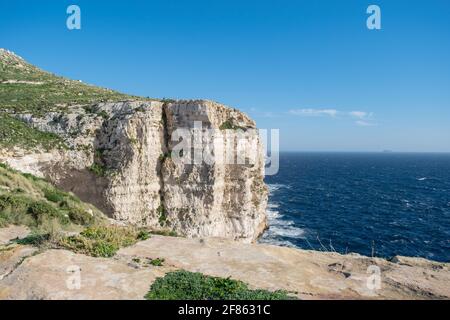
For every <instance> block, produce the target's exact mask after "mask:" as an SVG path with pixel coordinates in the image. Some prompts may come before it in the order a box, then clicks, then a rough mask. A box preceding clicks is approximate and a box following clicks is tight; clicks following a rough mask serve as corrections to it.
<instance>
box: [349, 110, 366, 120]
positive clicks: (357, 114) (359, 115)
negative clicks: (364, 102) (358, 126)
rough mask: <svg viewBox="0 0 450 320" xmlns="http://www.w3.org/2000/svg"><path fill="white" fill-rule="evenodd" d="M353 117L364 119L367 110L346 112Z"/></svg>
mask: <svg viewBox="0 0 450 320" xmlns="http://www.w3.org/2000/svg"><path fill="white" fill-rule="evenodd" d="M348 114H349V115H350V116H351V117H353V118H358V119H365V118H367V116H368V113H367V112H364V111H352V112H349V113H348Z"/></svg>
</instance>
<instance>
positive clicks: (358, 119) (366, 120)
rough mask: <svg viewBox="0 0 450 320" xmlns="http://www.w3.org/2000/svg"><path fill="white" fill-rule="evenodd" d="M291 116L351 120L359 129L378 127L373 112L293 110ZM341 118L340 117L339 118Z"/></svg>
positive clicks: (290, 112)
mask: <svg viewBox="0 0 450 320" xmlns="http://www.w3.org/2000/svg"><path fill="white" fill-rule="evenodd" d="M289 114H292V115H295V116H303V117H306V116H329V117H332V118H350V119H354V120H355V124H356V125H357V126H359V127H371V126H376V125H377V124H376V123H374V119H373V112H366V111H350V112H343V111H339V110H336V109H292V110H289ZM337 116H339V117H337Z"/></svg>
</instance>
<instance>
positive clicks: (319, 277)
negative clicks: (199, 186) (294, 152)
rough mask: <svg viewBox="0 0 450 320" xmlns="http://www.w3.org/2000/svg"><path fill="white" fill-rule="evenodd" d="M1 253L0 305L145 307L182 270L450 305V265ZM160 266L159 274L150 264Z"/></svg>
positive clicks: (279, 256)
mask: <svg viewBox="0 0 450 320" xmlns="http://www.w3.org/2000/svg"><path fill="white" fill-rule="evenodd" d="M34 250H36V249H34V248H31V247H28V246H20V245H10V246H8V247H5V248H3V249H2V251H0V270H1V272H2V274H3V276H2V278H0V299H143V297H144V295H145V294H146V293H147V292H148V290H149V289H150V286H151V284H152V283H153V282H154V281H155V279H156V278H158V277H162V276H164V275H165V274H166V273H167V272H170V271H173V270H177V269H185V270H188V271H192V272H202V273H204V274H207V275H211V276H220V277H231V278H233V279H237V280H242V281H244V282H246V283H248V284H249V285H250V287H252V288H255V289H256V288H261V289H268V290H278V289H284V290H287V291H289V292H292V293H293V294H295V295H297V296H298V297H299V298H301V299H386V298H387V299H449V298H450V268H449V264H445V263H437V262H432V261H428V260H425V259H417V258H404V257H396V258H395V259H394V260H393V262H389V261H386V260H384V259H378V258H368V257H363V256H360V255H355V254H349V255H340V254H337V253H324V252H317V251H306V250H298V249H292V248H283V247H277V246H271V245H262V244H243V243H238V242H234V241H231V240H225V239H215V238H211V239H205V240H202V239H186V238H174V237H163V236H152V238H150V239H149V240H146V241H143V242H140V243H138V244H136V245H134V246H131V247H128V248H123V249H121V250H120V251H119V252H118V254H117V255H116V256H115V257H113V258H93V257H88V256H85V255H81V254H75V253H72V252H70V251H66V250H48V251H45V252H43V253H38V252H36V251H34ZM156 258H163V259H165V262H164V266H162V267H154V266H151V265H149V264H148V261H150V259H156Z"/></svg>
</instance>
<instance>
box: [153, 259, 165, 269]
mask: <svg viewBox="0 0 450 320" xmlns="http://www.w3.org/2000/svg"><path fill="white" fill-rule="evenodd" d="M164 261H165V260H164V259H161V258H156V259H151V260H150V264H151V265H152V266H154V267H162V266H163V263H164Z"/></svg>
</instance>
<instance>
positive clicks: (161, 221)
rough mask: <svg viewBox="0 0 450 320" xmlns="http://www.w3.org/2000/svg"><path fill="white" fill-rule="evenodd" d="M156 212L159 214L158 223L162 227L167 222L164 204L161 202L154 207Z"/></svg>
mask: <svg viewBox="0 0 450 320" xmlns="http://www.w3.org/2000/svg"><path fill="white" fill-rule="evenodd" d="M156 212H157V213H158V214H159V224H160V226H161V227H163V226H164V225H165V224H166V222H167V214H166V210H165V209H164V206H163V205H162V204H160V205H159V207H158V208H157V209H156Z"/></svg>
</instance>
